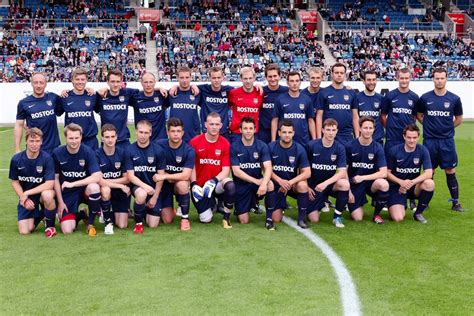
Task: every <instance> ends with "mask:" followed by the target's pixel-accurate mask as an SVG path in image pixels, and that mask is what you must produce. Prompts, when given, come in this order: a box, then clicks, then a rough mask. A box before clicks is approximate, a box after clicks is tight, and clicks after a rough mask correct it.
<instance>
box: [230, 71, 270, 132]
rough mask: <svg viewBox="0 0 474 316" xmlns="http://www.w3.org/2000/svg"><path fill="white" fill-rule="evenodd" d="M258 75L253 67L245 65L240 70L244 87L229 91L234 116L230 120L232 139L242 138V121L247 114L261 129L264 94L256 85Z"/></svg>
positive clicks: (257, 128)
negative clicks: (260, 120)
mask: <svg viewBox="0 0 474 316" xmlns="http://www.w3.org/2000/svg"><path fill="white" fill-rule="evenodd" d="M256 78H257V76H256V74H255V71H254V70H253V68H251V67H243V68H242V69H241V70H240V79H241V80H242V87H240V88H235V89H232V90H230V92H229V106H230V108H231V109H232V118H231V122H230V131H231V133H232V137H231V141H234V140H236V139H240V137H241V135H240V121H241V120H242V119H243V118H244V117H245V116H250V117H252V118H253V119H254V120H255V122H256V124H257V126H256V130H257V133H258V131H259V127H258V126H259V125H258V117H259V112H260V108H261V106H262V103H263V96H262V95H260V93H259V92H258V91H257V89H256V88H255V87H254V83H255V80H256Z"/></svg>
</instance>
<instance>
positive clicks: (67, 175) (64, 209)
mask: <svg viewBox="0 0 474 316" xmlns="http://www.w3.org/2000/svg"><path fill="white" fill-rule="evenodd" d="M64 136H65V138H66V145H64V146H61V147H58V148H56V149H55V150H54V152H53V159H54V164H55V168H56V177H55V182H54V190H55V192H56V197H57V199H58V216H59V221H60V223H61V230H62V231H63V233H64V234H71V233H73V232H74V230H75V229H76V225H77V223H78V222H79V220H80V219H82V218H84V216H85V214H84V213H83V212H82V211H81V212H78V207H79V204H81V203H87V204H88V205H89V219H88V221H87V233H88V235H89V236H91V237H93V236H95V235H96V234H97V232H96V229H95V227H94V219H95V216H96V215H97V214H98V213H100V186H99V182H100V179H101V178H102V173H101V172H100V168H99V164H98V163H97V158H96V156H95V153H94V151H93V150H92V149H90V148H89V147H88V146H83V145H81V140H82V128H81V127H80V126H79V125H77V124H74V123H72V124H69V125H68V126H66V127H65V128H64Z"/></svg>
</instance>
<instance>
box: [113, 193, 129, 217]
mask: <svg viewBox="0 0 474 316" xmlns="http://www.w3.org/2000/svg"><path fill="white" fill-rule="evenodd" d="M110 202H111V204H112V210H113V211H114V213H128V209H129V208H130V197H129V196H127V195H126V194H125V192H123V191H122V190H120V189H112V190H111V197H110Z"/></svg>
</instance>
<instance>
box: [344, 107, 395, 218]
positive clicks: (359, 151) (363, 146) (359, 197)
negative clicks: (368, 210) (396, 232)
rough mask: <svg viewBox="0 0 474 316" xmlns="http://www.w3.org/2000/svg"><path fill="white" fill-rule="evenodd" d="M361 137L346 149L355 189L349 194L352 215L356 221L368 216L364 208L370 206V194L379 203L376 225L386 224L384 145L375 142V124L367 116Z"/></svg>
mask: <svg viewBox="0 0 474 316" xmlns="http://www.w3.org/2000/svg"><path fill="white" fill-rule="evenodd" d="M359 125H360V136H359V138H358V139H354V140H353V141H352V142H351V143H349V145H348V146H347V147H346V159H347V166H348V170H347V173H348V176H349V181H350V185H351V190H350V191H349V212H351V217H352V219H353V220H355V221H361V220H362V218H363V216H364V210H363V209H362V207H363V206H364V204H365V203H367V197H366V194H368V195H370V196H372V197H373V198H374V199H375V210H374V216H373V221H374V223H376V224H384V223H385V222H384V220H383V219H382V217H381V216H380V212H381V211H382V208H383V207H384V206H385V204H387V200H388V182H387V180H385V178H386V177H387V162H386V160H385V153H384V151H383V147H382V145H381V144H380V143H379V142H377V141H375V140H374V139H373V138H372V135H373V134H374V130H375V120H374V118H373V117H370V116H363V117H361V118H360V120H359Z"/></svg>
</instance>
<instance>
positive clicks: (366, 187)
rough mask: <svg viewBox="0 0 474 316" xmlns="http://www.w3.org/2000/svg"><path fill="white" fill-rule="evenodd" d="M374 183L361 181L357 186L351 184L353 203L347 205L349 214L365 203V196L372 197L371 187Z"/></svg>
mask: <svg viewBox="0 0 474 316" xmlns="http://www.w3.org/2000/svg"><path fill="white" fill-rule="evenodd" d="M373 183H374V181H363V182H361V183H358V184H351V192H352V195H354V199H355V202H354V203H352V204H351V203H348V208H349V212H353V211H354V210H356V209H358V208H359V207H362V206H364V205H365V203H367V202H368V201H367V194H368V195H370V196H373V193H372V190H371V187H372V184H373Z"/></svg>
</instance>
